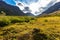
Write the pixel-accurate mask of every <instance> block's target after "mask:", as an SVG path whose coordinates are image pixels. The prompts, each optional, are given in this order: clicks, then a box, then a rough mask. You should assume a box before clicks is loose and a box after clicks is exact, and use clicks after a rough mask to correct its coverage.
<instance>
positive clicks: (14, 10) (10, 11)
mask: <svg viewBox="0 0 60 40" xmlns="http://www.w3.org/2000/svg"><path fill="white" fill-rule="evenodd" d="M58 10H60V2H58V3H56V4H55V5H53V6H51V7H50V8H48V10H46V11H45V12H43V13H42V14H50V13H52V12H54V11H58ZM1 11H4V12H5V13H6V15H7V16H34V15H33V14H31V13H26V14H25V13H23V12H22V11H21V10H20V9H19V8H18V7H17V6H12V5H9V4H7V3H5V2H4V1H0V12H1ZM42 14H41V15H42Z"/></svg>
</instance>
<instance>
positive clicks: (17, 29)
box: [0, 16, 60, 40]
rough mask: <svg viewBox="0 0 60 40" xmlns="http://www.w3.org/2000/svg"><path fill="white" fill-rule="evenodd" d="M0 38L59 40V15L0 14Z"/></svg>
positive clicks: (13, 39)
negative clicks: (37, 16)
mask: <svg viewBox="0 0 60 40" xmlns="http://www.w3.org/2000/svg"><path fill="white" fill-rule="evenodd" d="M3 25H4V26H3ZM0 40H60V17H58V16H54V17H39V18H35V17H26V16H25V17H23V16H19V17H18V16H15V17H13V16H0Z"/></svg>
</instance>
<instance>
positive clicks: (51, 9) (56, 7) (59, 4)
mask: <svg viewBox="0 0 60 40" xmlns="http://www.w3.org/2000/svg"><path fill="white" fill-rule="evenodd" d="M57 10H60V2H58V3H56V4H55V5H53V6H51V7H50V8H48V9H47V10H46V11H45V12H43V13H47V14H48V13H52V12H54V11H57Z"/></svg>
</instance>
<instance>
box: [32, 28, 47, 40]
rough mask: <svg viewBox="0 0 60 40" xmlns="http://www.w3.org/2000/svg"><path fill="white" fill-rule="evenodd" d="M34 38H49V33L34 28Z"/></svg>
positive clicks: (44, 39) (42, 39)
mask: <svg viewBox="0 0 60 40" xmlns="http://www.w3.org/2000/svg"><path fill="white" fill-rule="evenodd" d="M32 34H33V39H34V40H47V35H46V34H43V33H41V30H40V29H36V28H35V29H34V30H33V33H32Z"/></svg>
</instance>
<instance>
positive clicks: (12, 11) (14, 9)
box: [0, 1, 25, 16]
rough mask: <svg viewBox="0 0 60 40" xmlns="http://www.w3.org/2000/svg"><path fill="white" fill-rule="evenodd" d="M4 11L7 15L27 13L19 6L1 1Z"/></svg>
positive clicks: (0, 8) (1, 7)
mask: <svg viewBox="0 0 60 40" xmlns="http://www.w3.org/2000/svg"><path fill="white" fill-rule="evenodd" d="M1 11H4V12H5V13H6V15H10V16H11V15H13V16H14V15H15V16H20V15H21V16H23V15H25V14H24V13H23V12H22V11H21V10H20V9H19V8H18V7H16V6H12V5H8V4H6V3H5V2H3V1H0V12H1Z"/></svg>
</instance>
